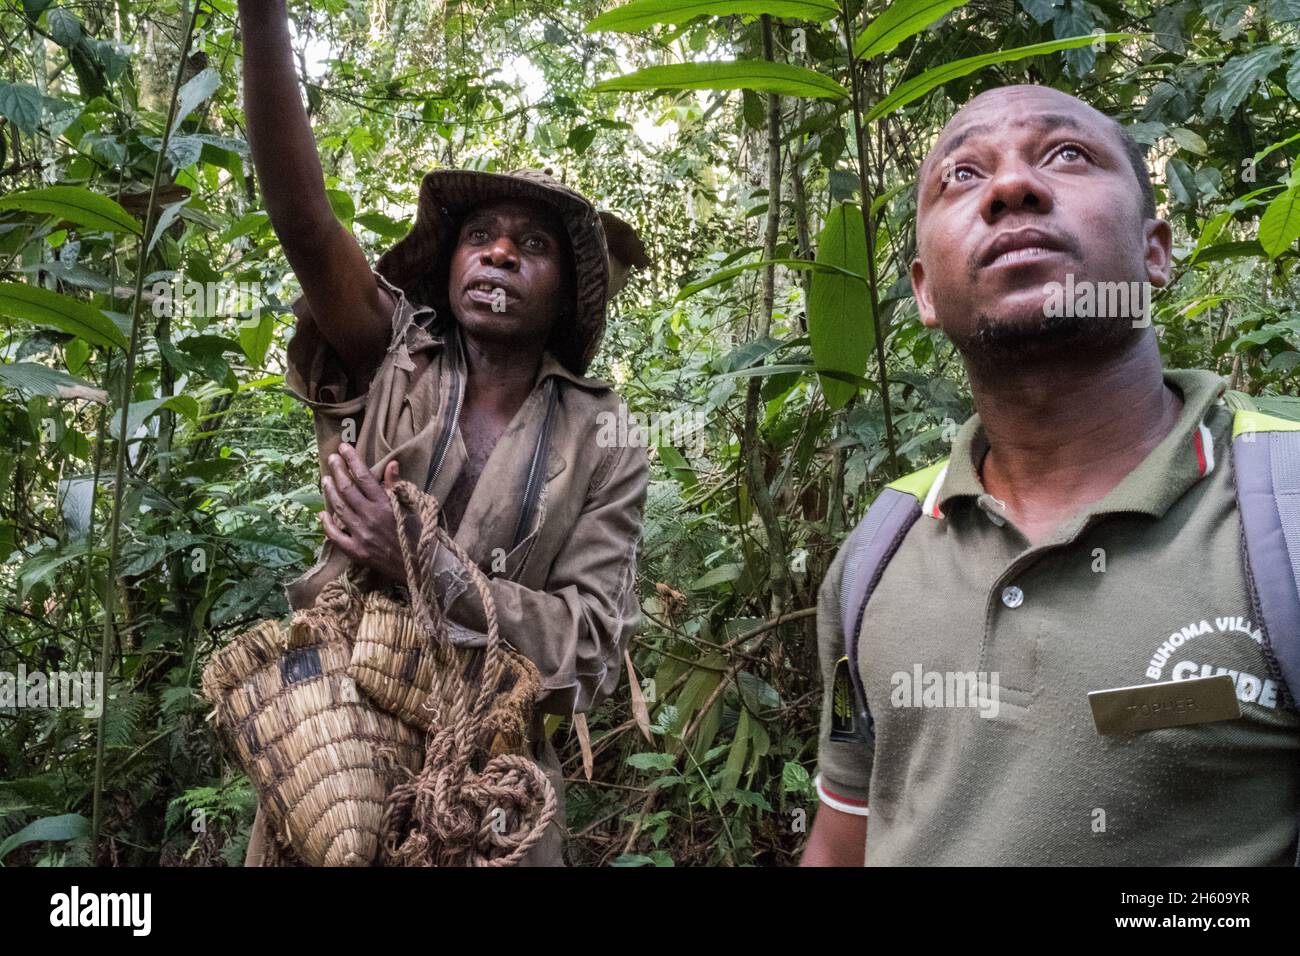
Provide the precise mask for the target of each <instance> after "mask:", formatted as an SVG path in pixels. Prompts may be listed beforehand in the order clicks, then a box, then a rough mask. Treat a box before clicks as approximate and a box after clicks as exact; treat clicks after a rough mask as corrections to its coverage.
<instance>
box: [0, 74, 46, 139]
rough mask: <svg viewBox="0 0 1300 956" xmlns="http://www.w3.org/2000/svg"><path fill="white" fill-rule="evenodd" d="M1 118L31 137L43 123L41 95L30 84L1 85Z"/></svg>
mask: <svg viewBox="0 0 1300 956" xmlns="http://www.w3.org/2000/svg"><path fill="white" fill-rule="evenodd" d="M0 116H3V117H5V118H6V119H8V120H10V121H11V122H12V123H13V124H14V125H15V126H17V127H18V130H19V132H22V133H27V134H28V135H31V134H32V133H35V132H36V128H37V125H38V124H39V123H40V121H41V94H40V93H39V92H38V91H37V89H36V87H34V86H32V85H31V84H30V83H0Z"/></svg>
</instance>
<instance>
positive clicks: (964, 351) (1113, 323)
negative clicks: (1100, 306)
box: [949, 314, 1144, 380]
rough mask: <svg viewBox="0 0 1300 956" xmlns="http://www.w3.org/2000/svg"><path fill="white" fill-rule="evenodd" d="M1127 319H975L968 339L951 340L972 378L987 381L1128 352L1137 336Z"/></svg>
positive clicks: (965, 337)
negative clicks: (1031, 367)
mask: <svg viewBox="0 0 1300 956" xmlns="http://www.w3.org/2000/svg"><path fill="white" fill-rule="evenodd" d="M1143 331H1144V330H1143V329H1142V328H1140V327H1138V328H1135V327H1134V326H1133V323H1132V322H1131V321H1130V320H1129V319H1127V318H1120V319H1110V318H1097V317H1092V316H1078V315H1059V316H1042V317H1041V318H1039V319H1038V320H1037V321H1034V322H1016V321H1005V320H1003V321H997V320H995V319H993V318H992V317H990V316H989V315H988V314H981V315H980V316H978V317H977V318H976V320H975V331H974V333H973V334H971V335H963V336H953V335H951V334H950V336H949V337H950V338H951V339H952V343H953V345H954V346H956V348H957V351H958V352H960V353H961V355H962V358H963V359H964V360H965V362H966V366H967V368H968V369H969V370H970V372H971V374H972V375H975V376H977V377H979V378H982V379H985V380H988V379H990V378H993V379H996V378H1001V377H1004V376H1005V375H1007V374H1008V373H1009V372H1012V371H1013V370H1014V371H1016V372H1020V371H1023V370H1024V368H1025V366H1026V365H1039V364H1041V365H1053V364H1061V363H1070V364H1076V363H1077V364H1085V363H1090V362H1095V361H1098V360H1100V359H1105V358H1109V357H1111V356H1114V355H1116V354H1118V353H1121V352H1123V351H1125V350H1127V349H1128V348H1130V347H1131V346H1132V345H1133V343H1134V342H1135V341H1136V340H1137V339H1139V338H1140V337H1141V336H1142V333H1143Z"/></svg>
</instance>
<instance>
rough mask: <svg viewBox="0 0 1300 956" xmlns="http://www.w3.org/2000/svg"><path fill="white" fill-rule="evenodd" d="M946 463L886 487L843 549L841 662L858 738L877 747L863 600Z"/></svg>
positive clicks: (939, 482) (936, 481) (900, 542)
mask: <svg viewBox="0 0 1300 956" xmlns="http://www.w3.org/2000/svg"><path fill="white" fill-rule="evenodd" d="M947 467H948V460H947V459H946V458H945V459H944V460H943V461H940V462H937V463H935V464H933V465H931V466H930V467H929V468H925V469H922V470H921V471H918V472H915V473H913V474H911V475H907V476H905V477H903V478H899V479H898V480H897V481H893V482H890V483H889V484H888V485H886V486H885V488H884V490H883V491H881V492H880V494H879V495H877V496H876V500H875V501H873V502H872V503H871V507H870V508H868V509H867V513H866V515H865V516H864V517H863V519H862V520H861V521H860V522H859V523H858V526H857V527H856V528H854V529H853V531H852V533H851V534H850V535H849V537H848V540H847V541H845V543H844V547H845V549H846V552H847V556H846V557H845V559H844V573H843V575H842V576H841V578H840V626H841V628H842V629H843V634H844V657H845V658H846V665H847V666H846V669H847V670H848V673H849V679H850V681H851V682H852V685H853V697H854V701H853V702H854V705H855V708H856V710H857V716H858V720H857V721H856V724H857V726H858V727H860V728H862V733H861V736H862V737H863V739H865V740H866V741H868V742H869V743H871V744H873V745H874V743H875V736H876V735H875V724H874V722H873V721H872V719H871V712H870V711H869V710H868V709H867V695H866V691H865V688H864V687H863V686H862V672H861V671H860V670H859V669H858V666H857V659H858V632H859V631H860V630H861V629H862V615H863V613H864V612H865V611H866V609H867V601H869V600H870V599H871V595H872V592H874V591H875V589H876V585H877V584H879V583H880V577H881V575H883V574H884V573H885V568H886V567H887V566H888V564H889V562H890V559H892V558H893V556H894V553H895V552H896V551H898V547H899V545H900V544H902V543H903V538H904V537H905V536H906V535H907V532H908V531H909V530H910V529H911V527H912V525H913V524H915V523H916V519H917V518H919V517H921V510H922V508H921V502H922V501H923V500H925V499H926V498H927V497H930V493H931V492H932V491H933V490H936V489H938V487H939V485H940V484H941V483H942V481H943V473H944V471H946V469H947Z"/></svg>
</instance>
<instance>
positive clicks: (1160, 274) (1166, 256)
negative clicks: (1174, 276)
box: [1144, 219, 1173, 289]
mask: <svg viewBox="0 0 1300 956" xmlns="http://www.w3.org/2000/svg"><path fill="white" fill-rule="evenodd" d="M1144 231H1145V244H1146V247H1145V253H1146V269H1147V281H1148V282H1150V283H1151V284H1152V285H1153V286H1155V287H1156V288H1158V289H1162V288H1164V287H1165V286H1167V285H1168V284H1169V276H1170V273H1171V271H1172V258H1171V250H1172V248H1173V233H1172V231H1171V230H1170V228H1169V223H1167V222H1165V221H1164V220H1163V219H1148V220H1146V225H1145V230H1144Z"/></svg>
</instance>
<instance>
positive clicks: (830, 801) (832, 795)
mask: <svg viewBox="0 0 1300 956" xmlns="http://www.w3.org/2000/svg"><path fill="white" fill-rule="evenodd" d="M817 796H818V797H820V798H821V801H822V803H824V804H826V805H827V806H828V807H832V808H833V809H835V810H840V811H842V812H844V813H852V814H855V815H856V816H860V817H865V816H867V815H868V812H867V801H865V800H855V799H854V798H853V797H846V796H844V795H843V794H842V793H836V792H835V791H834V790H831V789H830V788H829V787H827V786H826V784H825V783H824V782H823V781H822V778H821V775H820V774H819V775H818V776H817Z"/></svg>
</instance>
